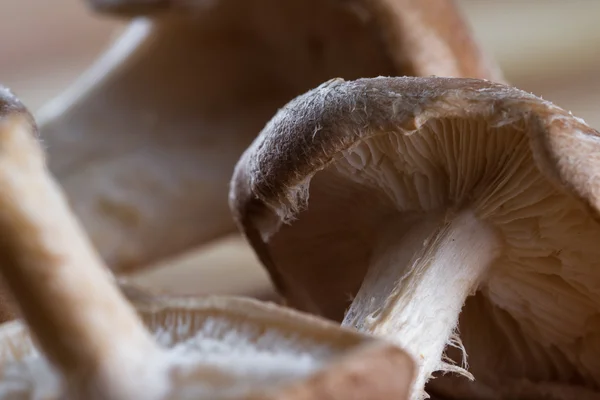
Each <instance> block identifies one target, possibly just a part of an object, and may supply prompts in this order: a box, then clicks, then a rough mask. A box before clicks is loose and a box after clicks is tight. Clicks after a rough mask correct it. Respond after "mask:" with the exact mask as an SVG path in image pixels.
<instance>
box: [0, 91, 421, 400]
mask: <svg viewBox="0 0 600 400" xmlns="http://www.w3.org/2000/svg"><path fill="white" fill-rule="evenodd" d="M0 187H1V188H2V190H1V191H0V272H1V274H2V276H3V277H4V279H5V281H6V284H7V287H8V288H9V289H10V293H11V295H12V297H13V298H14V299H15V301H16V304H17V305H18V307H19V308H20V310H21V312H22V315H23V317H24V320H25V322H26V324H27V326H28V327H29V329H30V330H31V335H32V338H30V337H29V334H28V333H27V331H26V330H25V329H24V328H23V327H22V325H21V324H17V323H9V324H8V325H6V326H5V327H4V328H3V330H2V333H0V335H4V337H3V339H4V340H3V343H2V346H0V348H2V349H3V350H2V352H0V354H1V355H2V356H3V357H4V359H3V360H2V361H3V363H2V364H1V365H0V367H1V368H0V398H5V399H15V398H45V399H59V398H60V399H64V398H69V399H86V400H95V399H98V400H100V399H103V400H106V399H110V400H134V399H135V400H137V399H144V400H162V399H190V400H191V399H195V400H201V399H207V400H208V399H210V400H213V399H214V400H219V399H222V400H236V399H240V400H241V399H246V400H250V399H256V400H258V399H264V400H267V399H273V400H275V399H281V400H313V399H314V400H317V399H339V400H346V399H356V400H359V399H361V400H362V399H372V400H378V399H386V400H387V399H389V400H392V399H398V398H399V399H404V398H406V396H407V393H408V390H409V389H410V384H411V381H412V377H413V371H414V368H413V361H412V359H411V357H410V356H409V355H408V354H407V353H405V352H403V351H402V350H400V349H399V348H397V347H394V346H393V345H390V344H386V343H383V342H379V341H378V340H377V339H374V338H369V337H366V336H362V335H360V334H357V333H356V332H352V331H349V330H343V329H340V328H339V327H338V326H336V325H335V324H332V323H331V322H328V321H325V320H320V319H318V318H316V317H314V316H309V315H302V314H300V313H298V312H296V311H292V310H286V309H282V308H280V307H278V306H275V305H271V304H265V303H260V302H258V301H253V300H243V299H235V298H229V299H227V298H206V299H200V298H197V299H175V298H172V299H167V298H165V297H163V296H154V295H153V294H151V293H146V292H144V291H142V290H140V289H139V288H136V287H133V286H127V285H123V286H122V288H121V290H119V285H118V283H117V282H116V280H115V279H114V277H113V275H112V274H111V273H110V271H109V270H108V268H107V267H106V266H105V265H104V264H103V263H102V261H101V260H100V257H99V256H98V254H97V253H96V252H95V250H94V249H93V247H92V246H91V244H90V242H89V240H88V238H87V237H86V235H85V233H84V231H83V229H82V228H81V227H80V225H79V223H78V221H77V220H76V218H75V217H74V215H73V214H72V212H71V210H70V209H69V206H68V204H67V201H66V199H65V197H64V195H63V193H62V191H61V190H60V188H59V186H58V185H57V184H56V183H55V182H54V179H53V177H52V176H51V175H50V173H49V172H48V170H47V169H46V166H45V159H44V154H43V151H42V148H41V146H40V144H39V141H38V138H37V134H36V130H35V125H34V123H33V121H32V119H31V117H30V115H29V114H28V113H27V112H26V110H25V109H24V108H23V107H22V105H21V104H20V103H19V102H18V100H16V99H15V98H14V96H12V95H11V94H10V93H9V92H7V91H4V90H3V89H0ZM125 296H128V297H129V299H130V300H131V303H130V302H128V301H127V300H126V298H125ZM134 307H137V310H136V309H135V308H134ZM140 315H141V318H140ZM34 342H35V343H37V345H39V349H40V351H41V353H43V354H44V357H39V356H37V357H36V354H37V352H38V351H37V350H35V346H33V345H32V344H33V343H34ZM398 371H400V375H399V373H398Z"/></svg>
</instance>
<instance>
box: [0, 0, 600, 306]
mask: <svg viewBox="0 0 600 400" xmlns="http://www.w3.org/2000/svg"><path fill="white" fill-rule="evenodd" d="M460 3H461V5H462V6H463V9H464V11H465V15H466V16H467V18H468V19H469V21H470V22H471V24H472V26H473V28H474V31H475V33H476V35H477V37H478V38H479V40H480V41H481V42H482V43H483V44H484V45H485V47H486V49H487V50H488V52H490V53H491V54H493V55H494V56H495V57H496V58H497V59H498V61H499V62H500V64H501V66H502V68H503V70H504V73H505V75H506V77H507V79H508V80H509V81H510V82H511V83H513V84H514V85H515V86H517V87H520V88H522V89H525V90H528V91H532V92H533V93H535V94H537V95H541V96H542V97H544V98H545V99H548V100H551V101H553V102H555V103H556V104H558V105H560V106H561V107H563V108H566V109H568V110H571V111H572V112H573V113H574V114H575V115H577V116H579V117H582V118H584V119H585V120H586V121H587V122H588V123H590V124H591V125H592V126H597V127H600V90H599V89H600V72H598V71H600V24H598V23H597V17H598V15H600V2H594V1H590V0H571V1H569V2H565V1H563V0H544V1H539V0H503V1H492V0H462V1H460ZM123 26H124V23H123V22H122V21H116V20H113V19H109V18H107V17H103V18H100V17H98V16H95V15H93V14H92V13H91V12H90V11H89V10H88V9H86V7H85V1H84V0H52V1H48V0H2V1H0V82H1V83H2V84H4V85H7V86H9V87H11V88H12V89H13V90H14V91H15V92H16V93H17V94H18V95H19V96H20V97H21V98H22V99H23V100H24V102H25V103H26V104H27V105H28V106H29V107H30V109H32V110H37V109H38V108H39V107H40V106H41V105H42V104H43V103H44V102H46V101H47V100H48V99H50V98H51V97H52V96H54V95H55V94H57V93H58V92H60V91H61V90H63V89H64V88H65V87H66V86H67V85H68V84H69V83H70V82H72V81H73V80H74V79H75V78H76V77H77V76H78V75H79V74H80V73H81V72H82V71H83V70H84V69H85V68H86V66H88V65H89V64H90V63H91V62H92V61H93V60H94V58H95V57H96V55H97V54H98V53H99V52H101V51H102V50H103V49H104V48H106V46H108V44H109V43H110V42H111V40H112V39H113V38H114V37H116V35H117V34H118V33H119V31H120V29H121V28H122V27H123ZM137 280H138V282H139V283H141V284H143V285H146V286H150V287H154V288H159V289H164V290H169V291H175V292H180V293H187V294H192V293H232V294H233V293H250V294H255V293H260V292H261V291H264V290H266V288H268V287H269V283H268V280H267V278H266V274H265V273H264V272H263V270H262V268H261V267H260V266H259V264H258V263H257V261H256V259H255V257H254V255H253V253H252V251H251V250H250V249H249V248H248V247H247V246H246V245H245V243H244V242H243V241H242V240H241V239H240V238H237V237H230V238H226V239H224V240H222V241H220V242H216V243H213V244H211V245H210V246H208V248H207V249H199V250H198V251H196V252H193V253H191V254H186V255H182V256H181V257H179V258H177V259H176V260H168V261H166V262H165V263H163V264H162V265H161V266H159V268H157V269H156V270H155V271H152V272H150V273H148V274H145V275H144V276H141V277H139V278H137Z"/></svg>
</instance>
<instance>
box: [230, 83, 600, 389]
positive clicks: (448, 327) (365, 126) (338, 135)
mask: <svg viewBox="0 0 600 400" xmlns="http://www.w3.org/2000/svg"><path fill="white" fill-rule="evenodd" d="M599 155H600V136H599V134H598V132H597V131H595V130H593V129H591V128H590V127H589V126H587V125H586V124H585V123H584V122H583V121H582V120H581V119H578V118H575V117H573V116H572V115H571V114H570V113H568V112H566V111H564V110H562V109H560V108H558V107H556V106H554V105H553V104H551V103H550V102H547V101H543V100H542V99H540V98H537V97H535V96H533V95H531V94H529V93H525V92H523V91H520V90H518V89H515V88H511V87H508V86H504V85H500V84H494V83H490V82H487V81H481V80H474V79H453V78H375V79H361V80H357V81H354V82H345V81H343V80H341V79H338V80H333V81H330V82H328V83H326V84H323V85H322V86H320V87H318V88H317V89H315V90H312V91H310V92H309V93H307V94H305V95H302V96H300V97H298V98H296V99H295V100H293V101H292V102H290V103H289V104H288V105H287V106H285V107H284V108H282V109H281V110H280V111H279V112H278V114H277V115H276V116H275V117H274V118H273V120H272V121H271V122H269V123H268V125H267V126H266V127H265V129H264V130H263V131H262V133H261V134H260V135H259V137H258V138H257V139H256V140H255V142H254V143H253V144H252V146H251V147H250V148H249V149H248V150H247V151H246V152H245V154H244V155H243V156H242V158H241V160H240V162H239V163H238V165H237V167H236V170H235V174H234V177H233V180H232V189H231V193H230V205H231V208H232V210H233V212H234V215H235V218H236V220H237V222H238V224H239V226H240V228H241V229H242V230H243V232H244V233H245V235H246V236H247V238H248V240H249V241H250V243H251V244H252V246H253V247H254V249H255V250H256V252H257V254H258V255H259V257H260V259H261V261H262V263H263V264H264V265H265V266H266V268H267V269H268V271H269V273H270V275H271V277H272V280H273V282H274V283H275V285H276V287H277V289H278V290H279V291H280V292H281V293H282V295H283V296H284V297H285V298H286V299H287V301H288V303H289V304H290V305H292V306H294V307H296V308H299V309H302V310H305V311H309V312H312V313H315V314H318V315H322V316H325V317H327V318H330V319H334V320H337V321H343V325H344V326H349V327H355V328H357V329H358V330H360V331H363V332H370V333H374V334H380V335H385V336H387V337H390V338H392V339H393V340H394V341H395V342H396V343H398V344H400V345H402V346H403V347H404V348H406V349H407V350H408V351H409V352H410V353H411V354H412V355H413V356H414V357H415V358H417V360H418V361H419V364H420V365H419V374H418V379H417V380H416V383H415V391H414V393H413V398H419V397H421V396H422V395H423V393H422V390H423V386H424V384H425V382H426V381H427V380H428V379H429V378H430V377H431V375H432V374H433V373H434V372H436V371H441V372H448V371H450V372H458V373H460V374H462V375H465V376H467V377H471V374H473V375H474V376H475V378H477V380H478V381H479V382H478V383H477V385H478V386H477V387H479V388H480V389H481V390H483V389H482V387H483V386H486V385H487V387H489V388H491V390H490V391H488V392H486V393H487V396H488V397H484V396H483V395H482V396H480V397H478V396H473V394H474V390H475V387H476V386H469V385H466V388H465V392H464V393H463V394H459V393H457V392H456V391H454V390H453V387H450V388H449V389H448V390H447V392H446V394H447V395H454V396H458V397H460V398H462V399H464V398H479V399H481V398H504V397H494V396H496V395H498V396H501V394H502V393H505V392H507V391H509V392H510V391H512V390H516V388H517V387H518V386H519V385H521V380H523V379H524V380H525V381H530V382H553V383H569V384H571V383H572V384H580V385H583V386H585V387H588V388H592V389H593V390H597V389H598V387H599V385H600V363H599V362H598V360H599V359H600V334H599V333H598V332H599V328H600V325H599V321H600V319H599V318H598V315H600V289H599V288H600V265H599V263H600V247H599V246H598V243H600V225H599V223H598V221H599V218H598V217H599V210H600V180H599V179H600V156H599ZM309 199H310V200H309ZM477 291H479V292H478V295H477V296H475V297H471V298H470V299H469V301H468V302H467V303H470V305H468V306H467V310H468V312H466V314H464V315H463V318H462V319H461V320H460V337H459V332H458V331H457V330H456V327H457V324H458V320H459V313H460V312H461V309H462V308H463V304H464V303H465V301H466V300H467V298H468V297H469V296H471V295H473V294H474V293H476V292H477ZM486 307H487V309H486ZM345 310H346V311H345ZM461 338H462V340H463V344H464V348H463V347H462V344H461V343H460V339H461ZM448 345H450V346H455V347H459V348H460V349H462V350H463V351H462V352H464V349H466V351H467V353H468V354H470V365H471V367H470V369H469V371H468V372H467V370H466V368H467V367H466V363H465V365H464V369H463V368H461V367H459V366H458V365H455V364H454V363H451V362H448V360H447V359H446V358H445V357H444V350H445V348H446V346H448ZM459 353H460V352H459ZM465 357H466V354H465ZM454 358H455V361H458V362H460V361H461V355H460V354H459V355H457V356H455V357H454ZM448 382H449V381H446V380H445V378H440V379H437V380H436V382H435V383H436V386H438V388H440V390H441V389H443V388H444V385H445V384H449V383H448ZM482 385H483V386H482ZM446 387H447V386H446ZM471 389H472V390H473V391H470V390H471ZM481 390H480V393H483V392H481ZM490 393H491V394H490ZM511 393H513V394H514V393H515V392H514V391H513V392H511ZM597 395H598V393H597V392H596V396H597ZM461 396H462V397H461ZM469 396H471V397H469ZM512 398H514V397H512Z"/></svg>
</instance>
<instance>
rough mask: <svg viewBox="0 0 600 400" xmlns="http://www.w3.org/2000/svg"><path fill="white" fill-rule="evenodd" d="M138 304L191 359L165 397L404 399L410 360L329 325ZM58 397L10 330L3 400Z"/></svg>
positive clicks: (256, 305)
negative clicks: (172, 388) (19, 396)
mask: <svg viewBox="0 0 600 400" xmlns="http://www.w3.org/2000/svg"><path fill="white" fill-rule="evenodd" d="M135 292H137V290H136V289H135V288H134V289H133V291H132V292H129V291H127V293H130V294H131V293H135ZM132 300H133V301H134V303H135V304H136V306H137V309H138V313H139V315H140V316H141V317H142V319H143V320H144V322H145V324H146V326H147V327H148V329H149V330H150V331H151V332H152V333H153V334H154V336H155V338H156V339H157V341H158V342H159V343H160V344H162V345H163V346H165V347H168V348H171V352H170V356H172V357H174V358H175V359H177V358H179V359H185V360H188V359H189V361H190V366H191V369H190V371H192V374H191V375H189V374H187V373H186V372H185V363H184V364H183V367H180V368H181V369H180V370H178V371H176V372H175V374H177V376H178V378H180V380H179V381H178V382H177V385H178V387H177V388H176V389H175V391H174V392H172V393H171V395H170V397H169V398H178V399H187V398H189V399H192V398H193V399H203V398H206V399H215V400H217V399H230V400H233V399H250V398H252V399H265V400H266V399H285V400H292V399H293V400H305V399H306V400H309V399H315V400H316V399H323V398H327V399H340V400H342V399H357V400H358V399H373V400H376V399H390V400H391V399H402V398H407V397H406V396H407V393H408V389H409V387H410V383H411V381H412V379H413V373H414V368H413V361H412V359H411V358H410V356H408V355H407V354H406V353H405V352H403V351H402V350H400V349H398V348H396V347H394V346H392V345H388V344H385V343H382V342H380V341H378V340H376V339H373V338H370V337H367V336H363V335H360V334H358V333H355V332H352V331H349V330H343V329H340V328H339V327H337V326H335V325H334V324H331V323H329V322H327V321H325V320H321V319H319V318H315V317H312V316H310V315H303V314H300V313H298V312H295V311H293V310H287V309H284V308H282V307H279V306H276V305H274V304H268V303H262V302H259V301H257V300H250V299H243V298H233V297H207V298H199V297H195V298H175V297H167V296H164V297H161V296H154V295H152V294H148V293H146V294H143V293H142V292H137V293H135V295H133V298H132ZM199 365H201V366H202V367H203V368H201V369H200V370H198V366H199ZM357 375H360V377H361V378H360V379H358V380H357V379H356V376H357ZM58 390H59V386H58V379H57V377H56V376H55V375H54V372H53V370H52V368H51V367H50V366H49V365H48V364H47V363H46V362H45V360H44V359H43V358H42V357H41V356H40V354H39V353H38V350H37V349H36V347H35V345H34V344H33V342H32V340H31V337H30V335H29V331H28V329H27V328H26V326H25V325H24V324H22V323H21V322H20V321H13V322H9V323H5V324H4V325H3V326H2V328H1V329H0V398H7V399H8V398H14V397H11V396H15V395H16V394H17V393H19V394H21V395H24V394H27V393H29V394H32V393H40V392H41V393H43V394H44V395H46V396H48V395H51V394H53V393H57V392H58ZM44 398H49V397H44ZM50 398H52V397H50Z"/></svg>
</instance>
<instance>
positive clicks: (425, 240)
mask: <svg viewBox="0 0 600 400" xmlns="http://www.w3.org/2000/svg"><path fill="white" fill-rule="evenodd" d="M500 246H501V243H500V241H499V238H498V236H497V235H496V233H495V231H494V230H493V228H492V227H491V226H490V225H488V224H486V223H485V222H484V221H481V220H479V219H478V218H477V217H476V216H475V215H474V214H473V212H471V211H462V212H460V213H458V214H454V215H453V216H450V215H446V216H445V217H441V218H440V216H439V214H438V215H435V216H430V217H427V218H425V219H424V220H422V221H421V222H418V223H416V224H415V225H413V226H412V227H411V228H410V229H408V230H407V231H406V233H405V234H404V235H403V236H402V237H401V238H400V240H398V237H397V230H396V231H394V230H391V231H388V232H386V234H385V235H384V237H383V238H382V239H381V241H380V248H379V249H378V251H376V252H374V254H376V257H375V258H373V259H372V263H371V265H370V268H369V270H368V272H367V275H366V277H365V280H364V282H363V284H362V286H361V288H360V290H359V291H358V294H357V295H356V298H355V299H354V301H353V302H352V305H351V306H350V309H349V310H348V312H347V313H346V316H345V318H344V321H343V325H344V326H352V327H354V328H356V329H358V330H360V331H363V332H368V333H372V334H377V335H384V336H387V337H389V338H391V339H392V340H394V341H395V342H396V343H397V344H399V345H400V346H402V347H404V348H405V349H406V350H407V351H409V352H410V353H411V354H412V355H413V357H415V359H416V360H417V362H418V364H419V372H418V377H417V379H416V380H415V383H414V387H413V391H412V398H415V399H416V398H422V397H424V396H425V393H424V391H423V388H424V385H425V383H426V382H427V380H428V379H429V377H430V376H431V374H432V373H433V372H435V371H440V370H441V371H449V370H451V371H459V372H462V373H463V374H467V375H468V373H467V372H466V371H464V370H462V369H461V368H459V367H457V366H454V365H450V364H447V363H445V362H444V361H443V352H444V348H445V347H446V345H447V344H455V345H457V344H456V343H453V334H454V330H455V328H456V326H457V324H458V316H459V314H460V311H461V308H462V306H463V304H464V302H465V300H466V298H467V297H468V296H469V295H471V294H473V293H474V292H475V291H476V290H477V287H478V284H479V283H480V282H481V280H482V278H483V277H484V276H485V274H486V273H487V271H488V269H489V266H490V265H491V264H492V262H493V261H494V259H495V258H496V257H497V256H498V253H499V250H500Z"/></svg>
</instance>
